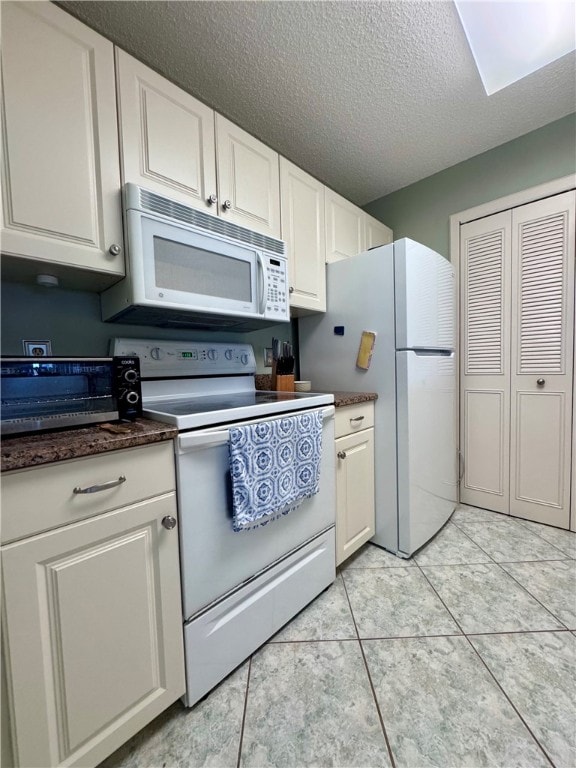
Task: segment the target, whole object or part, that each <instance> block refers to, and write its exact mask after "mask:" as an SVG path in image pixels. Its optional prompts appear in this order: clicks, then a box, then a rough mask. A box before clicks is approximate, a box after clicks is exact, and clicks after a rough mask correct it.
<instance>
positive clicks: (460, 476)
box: [458, 451, 464, 485]
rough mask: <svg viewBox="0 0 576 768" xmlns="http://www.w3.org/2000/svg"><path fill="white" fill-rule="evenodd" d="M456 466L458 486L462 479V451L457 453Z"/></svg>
mask: <svg viewBox="0 0 576 768" xmlns="http://www.w3.org/2000/svg"><path fill="white" fill-rule="evenodd" d="M458 466H459V469H460V471H459V473H458V485H460V483H461V482H462V478H463V477H464V454H463V453H462V451H458Z"/></svg>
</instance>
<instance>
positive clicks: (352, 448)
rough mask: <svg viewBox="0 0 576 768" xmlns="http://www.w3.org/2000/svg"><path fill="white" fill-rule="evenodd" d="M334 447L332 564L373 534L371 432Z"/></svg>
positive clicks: (350, 552)
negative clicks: (333, 549) (334, 508)
mask: <svg viewBox="0 0 576 768" xmlns="http://www.w3.org/2000/svg"><path fill="white" fill-rule="evenodd" d="M335 444H336V565H340V563H342V562H343V561H344V560H346V558H348V557H349V556H350V555H351V554H352V553H353V552H355V551H356V550H357V549H358V548H359V547H361V546H362V544H365V543H366V542H367V541H368V539H371V538H372V536H373V535H374V525H375V507H374V429H372V428H370V429H363V430H362V431H361V432H356V433H354V434H351V435H347V436H346V437H340V438H338V439H337V440H336V441H335Z"/></svg>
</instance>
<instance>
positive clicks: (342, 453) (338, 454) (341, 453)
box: [336, 451, 346, 459]
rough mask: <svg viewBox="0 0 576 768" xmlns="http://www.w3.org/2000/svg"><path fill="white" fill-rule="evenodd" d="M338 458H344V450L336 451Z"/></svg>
mask: <svg viewBox="0 0 576 768" xmlns="http://www.w3.org/2000/svg"><path fill="white" fill-rule="evenodd" d="M336 455H337V456H338V458H339V459H345V458H346V451H338V453H337V454H336Z"/></svg>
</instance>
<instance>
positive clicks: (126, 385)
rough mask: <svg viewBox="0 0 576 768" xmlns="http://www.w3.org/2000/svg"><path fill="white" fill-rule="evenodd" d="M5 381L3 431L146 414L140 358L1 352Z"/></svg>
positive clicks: (29, 430)
mask: <svg viewBox="0 0 576 768" xmlns="http://www.w3.org/2000/svg"><path fill="white" fill-rule="evenodd" d="M1 385H2V390H1V397H2V413H1V430H2V435H14V434H19V433H24V432H38V431H42V430H49V429H60V428H62V427H75V426H80V425H85V424H95V423H98V422H103V421H111V420H117V419H120V420H124V421H133V420H134V419H135V418H136V417H137V416H139V415H141V413H142V393H141V388H140V360H139V358H138V357H101V358H87V357H42V358H37V357H2V358H1Z"/></svg>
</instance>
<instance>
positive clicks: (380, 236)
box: [364, 213, 393, 249]
mask: <svg viewBox="0 0 576 768" xmlns="http://www.w3.org/2000/svg"><path fill="white" fill-rule="evenodd" d="M364 224H365V231H366V240H365V246H364V247H365V248H366V249H368V248H376V247H377V246H378V245H388V243H391V242H392V240H393V233H392V230H391V229H390V227H387V226H386V224H382V222H381V221H378V219H375V218H374V217H373V216H369V215H368V214H367V213H366V214H364Z"/></svg>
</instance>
